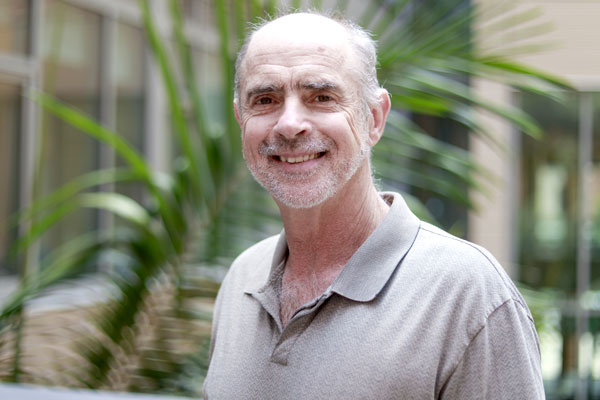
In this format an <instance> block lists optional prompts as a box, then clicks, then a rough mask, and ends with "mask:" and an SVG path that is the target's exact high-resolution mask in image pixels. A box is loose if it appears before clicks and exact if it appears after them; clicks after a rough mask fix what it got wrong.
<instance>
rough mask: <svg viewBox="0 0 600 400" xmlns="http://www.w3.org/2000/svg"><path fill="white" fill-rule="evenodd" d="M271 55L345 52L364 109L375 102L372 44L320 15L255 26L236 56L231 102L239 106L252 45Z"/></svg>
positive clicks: (342, 23)
mask: <svg viewBox="0 0 600 400" xmlns="http://www.w3.org/2000/svg"><path fill="white" fill-rule="evenodd" d="M257 43H260V45H261V47H262V48H264V47H265V46H266V47H268V48H270V49H271V50H273V51H277V50H278V49H279V48H281V49H289V48H290V47H296V48H298V49H302V48H305V47H307V46H312V47H313V48H314V47H315V44H317V45H318V44H321V46H317V47H316V48H317V50H322V51H328V49H333V48H336V49H338V51H342V52H345V53H346V54H347V57H345V63H346V64H348V65H351V66H352V69H353V70H355V79H356V81H357V83H358V85H359V87H360V90H361V97H362V100H363V101H364V104H365V105H366V106H370V105H372V104H375V103H376V102H377V101H378V93H379V92H378V90H379V84H378V82H377V71H376V63H377V55H376V51H375V42H374V41H373V40H372V39H371V37H370V36H369V34H368V33H367V32H366V31H364V30H363V29H362V28H360V27H359V26H357V25H355V24H353V23H352V22H350V21H347V20H334V19H331V18H328V17H325V16H323V15H319V14H312V13H296V14H288V15H284V16H282V17H279V18H277V19H275V20H273V21H270V22H266V23H264V24H262V25H260V26H258V27H257V28H256V29H254V31H252V32H251V33H250V34H249V35H248V36H247V38H246V41H245V43H244V45H243V46H242V49H241V50H240V52H239V54H238V58H237V61H236V71H235V98H236V101H238V102H239V93H240V89H241V86H242V83H243V81H244V80H245V79H246V78H247V77H246V76H245V71H246V63H247V60H248V59H251V58H252V54H253V51H254V48H255V47H256V44H257Z"/></svg>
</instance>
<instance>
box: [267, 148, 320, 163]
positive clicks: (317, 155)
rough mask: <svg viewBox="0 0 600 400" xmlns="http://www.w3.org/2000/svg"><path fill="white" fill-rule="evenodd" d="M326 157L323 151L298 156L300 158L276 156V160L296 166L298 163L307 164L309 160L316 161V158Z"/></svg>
mask: <svg viewBox="0 0 600 400" xmlns="http://www.w3.org/2000/svg"><path fill="white" fill-rule="evenodd" d="M324 155H325V152H324V151H322V152H320V153H314V154H306V155H303V156H298V157H285V156H275V159H276V160H279V161H281V162H286V163H288V164H296V163H301V162H305V161H309V160H314V159H315V158H321V157H323V156H324Z"/></svg>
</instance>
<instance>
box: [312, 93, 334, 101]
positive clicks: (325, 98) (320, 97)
mask: <svg viewBox="0 0 600 400" xmlns="http://www.w3.org/2000/svg"><path fill="white" fill-rule="evenodd" d="M315 101H317V102H319V103H323V102H328V101H331V96H327V95H326V94H320V95H318V96H317V97H315Z"/></svg>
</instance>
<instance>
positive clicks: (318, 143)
mask: <svg viewBox="0 0 600 400" xmlns="http://www.w3.org/2000/svg"><path fill="white" fill-rule="evenodd" d="M332 147H333V141H332V140H331V139H329V138H314V137H312V138H311V137H307V136H299V137H297V138H294V139H288V138H286V137H284V136H277V137H275V138H272V139H269V140H264V141H262V142H261V143H260V144H259V146H258V154H260V155H262V156H275V155H278V154H281V153H286V152H301V153H322V152H325V151H328V150H329V149H331V148H332Z"/></svg>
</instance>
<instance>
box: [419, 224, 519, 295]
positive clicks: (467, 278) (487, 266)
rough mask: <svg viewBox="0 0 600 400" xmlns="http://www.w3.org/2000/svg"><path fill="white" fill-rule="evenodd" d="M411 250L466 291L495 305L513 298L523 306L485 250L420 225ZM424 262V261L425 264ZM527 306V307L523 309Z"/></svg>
mask: <svg viewBox="0 0 600 400" xmlns="http://www.w3.org/2000/svg"><path fill="white" fill-rule="evenodd" d="M415 244H417V246H416V248H415V249H414V250H415V252H416V253H417V254H415V256H417V258H419V259H421V262H422V265H428V267H427V268H428V269H430V272H431V273H432V274H435V275H437V276H438V277H440V278H441V279H447V280H448V282H451V283H452V285H453V286H455V287H461V286H462V287H463V288H464V289H465V290H466V291H467V292H471V293H473V292H479V294H480V295H482V296H483V297H485V298H487V299H488V300H492V299H493V298H495V301H493V303H496V304H497V305H499V304H501V303H502V302H504V301H506V300H509V299H512V300H514V301H516V302H518V303H520V304H521V305H525V301H524V300H523V298H522V296H521V294H520V293H519V291H518V289H517V288H516V286H515V285H514V283H513V281H512V280H511V278H510V277H509V276H508V274H507V273H506V271H505V270H504V268H503V267H502V265H500V263H499V262H498V261H497V260H496V258H495V257H494V256H493V255H492V254H491V253H490V252H489V251H488V250H486V249H485V248H484V247H482V246H479V245H477V244H475V243H472V242H469V241H467V240H464V239H461V238H458V237H456V236H453V235H451V234H450V233H448V232H446V231H443V230H442V229H440V228H437V227H435V226H433V225H431V224H429V223H426V222H422V223H421V227H420V231H419V235H418V238H417V240H416V243H415ZM425 261H426V262H425ZM525 307H526V306H525Z"/></svg>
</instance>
